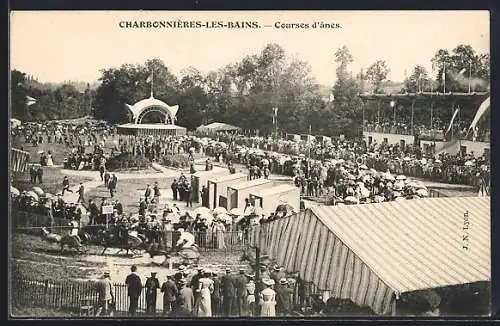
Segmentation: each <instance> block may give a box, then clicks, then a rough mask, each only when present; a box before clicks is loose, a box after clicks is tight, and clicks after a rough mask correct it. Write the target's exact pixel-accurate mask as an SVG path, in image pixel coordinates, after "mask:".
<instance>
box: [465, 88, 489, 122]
mask: <svg viewBox="0 0 500 326" xmlns="http://www.w3.org/2000/svg"><path fill="white" fill-rule="evenodd" d="M489 108H490V97H489V96H488V98H487V99H486V100H484V101H483V103H481V105H480V106H479V108H478V109H477V112H476V115H475V116H474V120H472V123H471V124H470V127H469V130H470V129H472V130H474V128H475V127H476V125H477V123H478V122H479V119H481V117H482V116H483V115H484V113H485V112H486V111H487V110H488V109H489Z"/></svg>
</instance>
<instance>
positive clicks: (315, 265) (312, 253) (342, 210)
mask: <svg viewBox="0 0 500 326" xmlns="http://www.w3.org/2000/svg"><path fill="white" fill-rule="evenodd" d="M462 201H465V202H462ZM387 204H389V205H387ZM387 204H385V203H384V204H373V205H370V204H367V205H357V206H342V207H326V206H325V207H317V208H313V209H308V210H306V211H305V212H300V213H299V214H296V215H294V216H292V217H289V218H285V219H280V220H278V221H274V222H270V223H267V224H264V225H261V226H257V227H255V228H254V229H252V232H251V234H250V235H251V237H250V238H251V239H250V241H251V242H250V243H251V244H252V245H258V246H260V248H261V250H263V251H265V252H268V253H269V255H270V258H271V259H276V260H277V261H278V262H279V263H280V264H282V265H283V266H284V267H285V268H286V269H287V271H289V272H299V273H300V276H301V277H302V278H304V279H305V280H306V281H310V282H313V283H315V284H316V285H317V286H318V288H319V289H321V290H329V291H332V295H334V296H336V297H339V298H350V299H351V300H352V301H353V302H355V303H357V304H358V305H360V306H370V307H371V309H372V310H373V311H375V312H376V313H388V312H389V311H390V310H391V302H392V300H393V297H394V293H403V292H411V291H416V290H420V289H428V288H434V287H443V286H448V285H455V284H463V283H473V282H477V281H488V280H490V279H491V276H490V271H489V264H490V263H489V262H490V258H489V252H490V250H489V246H487V245H486V242H488V241H489V239H486V240H485V239H483V238H482V236H483V235H484V234H488V233H489V232H488V230H487V228H486V227H487V225H488V223H489V205H490V200H489V198H484V197H473V198H472V197H471V198H464V197H461V198H437V199H420V200H413V201H405V202H399V203H398V202H392V203H387ZM376 205H378V206H376ZM423 207H425V209H423V211H426V212H427V215H425V214H424V213H419V212H420V208H423ZM466 211H468V214H469V216H474V217H475V219H474V221H477V229H478V232H476V233H474V232H472V233H471V237H473V239H474V241H475V242H474V244H475V245H477V248H475V249H474V250H473V251H474V254H473V255H472V256H471V255H470V251H472V249H468V250H465V249H463V248H461V247H459V248H460V249H461V250H463V251H461V250H456V249H455V248H453V246H456V245H457V242H456V241H454V240H453V239H452V236H450V235H453V233H454V232H456V231H457V228H456V224H457V223H454V220H457V219H458V220H460V221H461V223H463V214H464V212H466ZM410 212H413V215H412V214H410ZM398 216H399V218H398ZM286 219H290V220H293V221H292V222H288V225H289V226H291V229H290V230H289V231H288V230H286V231H285V232H279V229H278V228H277V227H278V225H280V226H281V227H285V225H286V224H283V223H284V221H285V220H286ZM442 221H444V224H443V225H441V224H440V222H442ZM334 222H335V223H334ZM273 224H275V225H273ZM459 224H460V223H459ZM439 225H440V226H439ZM436 228H437V229H438V230H436ZM461 229H463V224H461ZM461 231H463V230H461ZM325 232H326V233H327V234H328V235H327V237H326V240H325V241H323V240H322V239H323V238H324V236H323V235H324V233H325ZM412 232H415V233H416V235H414V234H411V233H412ZM424 232H427V233H429V235H425V234H423V233H424ZM439 234H441V235H442V237H439ZM461 234H462V233H460V234H459V235H460V236H459V238H460V239H461ZM477 234H479V238H476V237H474V235H477ZM455 235H456V233H455ZM426 241H428V242H427V243H425V242H426ZM471 241H472V240H471ZM458 243H460V241H458ZM271 245H272V246H273V248H270V247H269V246H271ZM436 247H437V248H436ZM470 247H472V245H471V246H470ZM478 248H479V249H478ZM483 251H484V252H483ZM323 252H324V254H323V255H322V254H320V253H323ZM449 256H451V257H449ZM312 257H315V258H314V259H313V258H312ZM426 257H427V258H428V259H427V260H426V259H425V258H426ZM467 259H470V260H469V261H467ZM408 265H409V266H410V267H408ZM460 266H462V268H461V269H459V270H457V267H460ZM433 274H439V275H433Z"/></svg>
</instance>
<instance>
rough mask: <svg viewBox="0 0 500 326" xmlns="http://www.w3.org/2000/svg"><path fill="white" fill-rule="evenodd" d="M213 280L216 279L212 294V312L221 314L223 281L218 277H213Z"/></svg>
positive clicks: (216, 314) (215, 314) (217, 314)
mask: <svg viewBox="0 0 500 326" xmlns="http://www.w3.org/2000/svg"><path fill="white" fill-rule="evenodd" d="M212 281H214V292H213V293H212V295H211V299H212V313H213V315H214V316H219V315H220V314H221V307H220V302H221V292H220V289H221V283H220V279H219V278H217V277H213V278H212Z"/></svg>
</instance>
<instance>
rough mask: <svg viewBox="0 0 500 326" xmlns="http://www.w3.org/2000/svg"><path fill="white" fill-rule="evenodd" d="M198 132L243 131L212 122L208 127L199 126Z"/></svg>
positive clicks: (225, 124) (228, 125)
mask: <svg viewBox="0 0 500 326" xmlns="http://www.w3.org/2000/svg"><path fill="white" fill-rule="evenodd" d="M198 130H199V131H203V130H211V131H224V130H241V128H240V127H236V126H233V125H230V124H227V123H222V122H212V123H210V124H208V125H206V126H204V125H202V126H199V127H198Z"/></svg>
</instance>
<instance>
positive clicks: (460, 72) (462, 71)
mask: <svg viewBox="0 0 500 326" xmlns="http://www.w3.org/2000/svg"><path fill="white" fill-rule="evenodd" d="M466 71H467V69H465V68H464V69H462V70H460V71H459V72H458V74H459V75H463V74H464V73H465V72H466Z"/></svg>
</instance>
